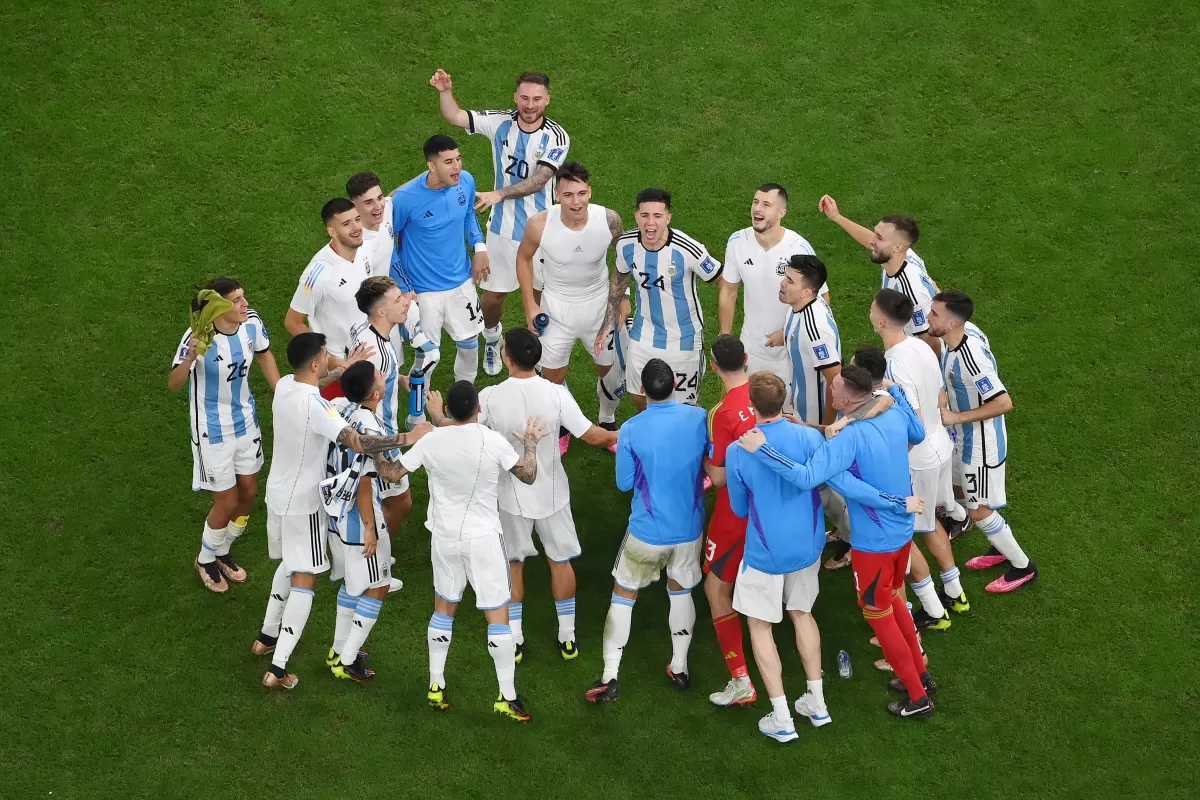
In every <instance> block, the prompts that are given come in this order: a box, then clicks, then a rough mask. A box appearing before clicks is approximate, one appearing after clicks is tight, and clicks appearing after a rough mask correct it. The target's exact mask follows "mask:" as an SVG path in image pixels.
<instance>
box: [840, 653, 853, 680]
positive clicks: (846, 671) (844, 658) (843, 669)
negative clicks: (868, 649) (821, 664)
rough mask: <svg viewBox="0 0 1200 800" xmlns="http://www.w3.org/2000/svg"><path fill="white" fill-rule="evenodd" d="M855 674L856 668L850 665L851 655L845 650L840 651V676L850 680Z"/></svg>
mask: <svg viewBox="0 0 1200 800" xmlns="http://www.w3.org/2000/svg"><path fill="white" fill-rule="evenodd" d="M853 674H854V666H853V665H852V664H851V663H850V654H849V653H847V652H846V651H845V650H839V651H838V675H841V676H842V677H843V678H849V677H850V676H851V675H853Z"/></svg>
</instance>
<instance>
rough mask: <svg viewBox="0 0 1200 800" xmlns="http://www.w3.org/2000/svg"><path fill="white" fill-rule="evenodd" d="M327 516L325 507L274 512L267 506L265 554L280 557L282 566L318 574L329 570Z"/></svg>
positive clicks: (290, 569)
mask: <svg viewBox="0 0 1200 800" xmlns="http://www.w3.org/2000/svg"><path fill="white" fill-rule="evenodd" d="M328 539H329V517H328V516H327V515H326V514H325V510H324V509H318V510H316V511H314V512H313V513H311V514H276V513H275V512H274V511H271V510H270V509H267V555H269V556H270V557H271V558H273V559H276V560H278V559H280V558H282V559H283V568H284V569H285V570H287V572H288V574H289V575H290V574H291V573H293V572H307V573H309V574H310V575H320V574H321V573H322V572H325V571H327V570H328V569H329V555H328V551H329V547H328Z"/></svg>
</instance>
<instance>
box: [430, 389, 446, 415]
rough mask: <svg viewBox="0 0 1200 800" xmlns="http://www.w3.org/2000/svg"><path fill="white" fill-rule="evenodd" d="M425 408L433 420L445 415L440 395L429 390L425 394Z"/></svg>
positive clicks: (443, 403)
mask: <svg viewBox="0 0 1200 800" xmlns="http://www.w3.org/2000/svg"><path fill="white" fill-rule="evenodd" d="M425 407H426V408H428V409H429V413H430V414H432V415H433V418H434V419H441V418H442V417H443V416H445V414H446V404H445V402H444V401H443V400H442V393H441V392H439V391H435V390H433V389H430V390H429V391H428V392H426V393H425Z"/></svg>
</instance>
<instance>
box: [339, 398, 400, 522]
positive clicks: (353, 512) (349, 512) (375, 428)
mask: <svg viewBox="0 0 1200 800" xmlns="http://www.w3.org/2000/svg"><path fill="white" fill-rule="evenodd" d="M332 403H333V407H334V408H336V409H337V412H338V413H339V414H341V415H342V419H344V420H346V422H348V423H349V424H350V425H353V426H354V428H355V430H357V431H358V432H359V433H361V434H369V435H372V436H379V435H381V434H382V433H383V424H382V423H381V422H380V420H379V418H378V417H376V416H375V415H374V414H372V413H371V410H370V409H368V408H364V407H362V406H360V405H358V404H357V403H351V402H350V401H349V400H347V399H346V398H344V397H338V398H335V399H334V400H333V401H332ZM356 462H357V467H358V469H357V470H356V471H357V472H358V473H359V475H360V478H359V480H362V478H369V479H370V480H371V506H372V507H373V509H374V512H375V526H376V535H378V533H379V531H380V530H381V529H383V528H384V525H385V522H384V516H383V501H382V500H381V498H380V492H382V491H383V482H382V481H381V480H380V479H379V476H378V475H377V474H376V473H375V462H374V460H373V459H372V458H371V457H370V456H367V455H363V454H361V453H355V452H354V451H353V450H351V449H350V448H348V447H343V446H342V445H340V444H338V443H337V442H331V443H330V445H329V460H328V461H327V462H326V465H325V474H326V475H327V476H328V477H331V478H332V477H333V476H335V475H338V474H340V473H343V472H346V471H347V470H349V469H350V468H351V467H353V466H356ZM351 489H352V491H357V490H358V486H357V484H355V485H354V486H353V487H351ZM329 532H330V533H332V534H334V535H335V536H337V537H338V538H339V539H341V540H342V541H343V542H345V543H346V544H363V542H364V539H365V534H364V528H363V518H362V512H360V511H359V510H358V503H356V502H350V503H347V504H346V505H345V513H344V514H343V515H342V516H341V517H338V518H335V517H333V516H332V515H330V517H329Z"/></svg>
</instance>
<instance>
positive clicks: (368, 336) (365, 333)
mask: <svg viewBox="0 0 1200 800" xmlns="http://www.w3.org/2000/svg"><path fill="white" fill-rule="evenodd" d="M360 344H365V345H368V346H369V347H373V348H375V355H373V356H371V357H370V358H369V359H368V361H370V362H371V363H372V364H374V365H375V369H377V370H379V372H380V374H382V375H383V384H384V387H385V388H384V391H383V400H382V401H381V402H380V403H379V408H378V409H376V411H377V414H376V416H377V417H378V418H379V421H380V422H381V423H382V424H383V432H384V433H385V434H387V435H388V436H391V435H392V434H393V433H396V432H398V431H399V430H400V422H399V416H398V415H399V413H400V360H399V359H398V358H397V357H396V347H395V345H393V344H392V340H391V337H389V336H381V335H380V333H379V331H377V330H375V329H374V328H373V327H371V323H370V322H360V323H359V324H358V325H355V326H354V327H353V328H351V329H350V347H351V349H353V348H355V347H358V346H359V345H360Z"/></svg>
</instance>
